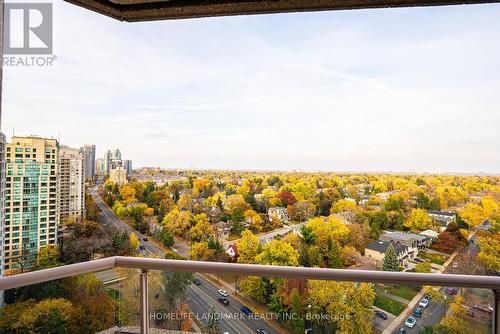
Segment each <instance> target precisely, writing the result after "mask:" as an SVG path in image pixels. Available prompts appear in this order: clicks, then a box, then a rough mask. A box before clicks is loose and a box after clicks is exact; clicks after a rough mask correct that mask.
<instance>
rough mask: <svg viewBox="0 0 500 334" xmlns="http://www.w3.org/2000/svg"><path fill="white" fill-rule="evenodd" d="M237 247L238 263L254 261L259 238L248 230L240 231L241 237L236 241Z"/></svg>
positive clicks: (257, 251) (258, 246)
mask: <svg viewBox="0 0 500 334" xmlns="http://www.w3.org/2000/svg"><path fill="white" fill-rule="evenodd" d="M236 247H237V249H238V263H255V257H256V256H257V254H258V253H259V248H260V244H259V239H258V238H257V237H256V236H255V235H254V234H253V233H252V232H251V231H250V230H245V231H243V232H242V233H241V239H240V240H238V241H237V242H236Z"/></svg>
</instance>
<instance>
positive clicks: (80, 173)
mask: <svg viewBox="0 0 500 334" xmlns="http://www.w3.org/2000/svg"><path fill="white" fill-rule="evenodd" d="M86 166H87V162H86V156H85V150H82V149H75V148H70V147H67V146H61V148H60V151H59V217H60V218H59V221H60V223H61V224H64V221H65V220H66V219H67V218H72V219H75V220H76V221H82V220H84V219H85V175H86V174H87V173H86V172H85V167H86Z"/></svg>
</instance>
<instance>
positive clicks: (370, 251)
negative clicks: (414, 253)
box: [365, 240, 408, 268]
mask: <svg viewBox="0 0 500 334" xmlns="http://www.w3.org/2000/svg"><path fill="white" fill-rule="evenodd" d="M390 244H392V245H393V246H394V249H395V250H396V254H397V256H398V259H399V264H400V265H401V266H402V267H404V266H405V264H406V259H407V258H408V247H406V246H403V245H401V244H400V243H399V242H396V243H394V242H392V241H389V242H388V241H382V240H377V241H374V242H372V243H371V244H369V245H367V246H366V247H365V257H366V258H368V259H369V260H370V262H372V263H373V264H374V265H375V266H377V268H382V267H383V265H384V257H385V252H386V251H387V248H388V247H389V245H390Z"/></svg>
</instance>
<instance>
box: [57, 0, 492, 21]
mask: <svg viewBox="0 0 500 334" xmlns="http://www.w3.org/2000/svg"><path fill="white" fill-rule="evenodd" d="M66 1H67V2H70V3H73V4H75V5H78V6H81V7H84V8H87V9H90V10H92V11H95V12H98V13H101V14H104V15H107V16H110V17H113V18H115V19H118V20H122V21H129V22H135V21H152V20H172V19H186V18H195V17H209V16H228V15H247V14H265V13H284V12H303V11H319V10H340V9H361V8H387V7H412V6H441V5H460V4H478V3H492V2H500V0H253V1H252V0H66Z"/></svg>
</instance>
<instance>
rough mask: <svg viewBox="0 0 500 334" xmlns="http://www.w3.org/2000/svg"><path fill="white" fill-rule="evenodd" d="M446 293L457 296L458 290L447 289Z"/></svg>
mask: <svg viewBox="0 0 500 334" xmlns="http://www.w3.org/2000/svg"><path fill="white" fill-rule="evenodd" d="M445 292H446V293H447V294H449V295H450V296H453V295H456V294H457V289H455V288H446V289H445Z"/></svg>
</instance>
